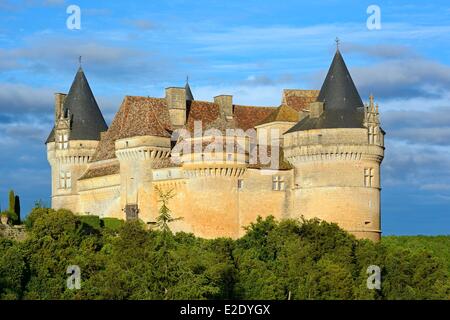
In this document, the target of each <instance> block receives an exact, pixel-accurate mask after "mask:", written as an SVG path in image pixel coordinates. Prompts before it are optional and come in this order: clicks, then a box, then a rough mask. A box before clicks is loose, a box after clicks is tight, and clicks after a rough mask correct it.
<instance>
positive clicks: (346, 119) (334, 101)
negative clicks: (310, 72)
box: [287, 49, 364, 133]
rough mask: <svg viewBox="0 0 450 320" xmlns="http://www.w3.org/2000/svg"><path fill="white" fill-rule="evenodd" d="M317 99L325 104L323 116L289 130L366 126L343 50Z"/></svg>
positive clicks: (303, 121) (302, 122)
mask: <svg viewBox="0 0 450 320" xmlns="http://www.w3.org/2000/svg"><path fill="white" fill-rule="evenodd" d="M317 101H318V102H323V103H324V112H323V113H322V115H321V116H320V117H318V118H310V117H309V116H308V117H306V118H305V119H303V120H301V121H300V122H299V123H297V124H296V125H295V126H294V127H292V128H291V129H290V130H289V131H288V132H294V131H300V130H310V129H322V128H361V127H362V126H363V116H364V108H363V107H364V104H363V102H362V100H361V97H360V96H359V93H358V90H356V87H355V84H354V83H353V80H352V77H351V76H350V72H349V71H348V69H347V66H346V65H345V62H344V58H343V57H342V55H341V53H340V51H339V49H338V50H336V54H335V55H334V58H333V62H332V63H331V66H330V69H329V70H328V73H327V76H326V78H325V81H324V82H323V85H322V88H321V89H320V93H319V96H318V97H317ZM288 132H287V133H288Z"/></svg>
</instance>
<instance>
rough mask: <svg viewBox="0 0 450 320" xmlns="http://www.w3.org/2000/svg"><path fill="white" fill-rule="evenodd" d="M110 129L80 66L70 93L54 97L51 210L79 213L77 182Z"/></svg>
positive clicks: (49, 149)
mask: <svg viewBox="0 0 450 320" xmlns="http://www.w3.org/2000/svg"><path fill="white" fill-rule="evenodd" d="M107 129H108V126H107V125H106V122H105V120H104V118H103V115H102V113H101V111H100V109H99V107H98V105H97V102H96V101H95V98H94V95H93V93H92V91H91V88H90V86H89V83H88V81H87V79H86V76H85V75H84V72H83V69H82V68H81V67H80V68H79V69H78V72H77V74H76V76H75V79H74V81H73V83H72V86H71V87H70V90H69V93H68V94H67V95H66V94H63V93H56V94H55V125H54V127H53V129H52V131H51V133H50V135H49V137H48V138H47V141H46V145H47V159H48V161H49V163H50V166H51V172H52V208H55V209H59V208H65V209H69V210H72V211H73V212H78V211H79V210H80V208H81V207H80V203H79V198H78V187H77V181H78V178H80V177H81V176H82V175H83V173H84V172H85V171H86V169H87V166H88V162H89V161H90V159H91V157H92V156H93V154H94V152H95V150H96V148H97V144H98V142H99V140H100V133H101V132H104V131H106V130H107Z"/></svg>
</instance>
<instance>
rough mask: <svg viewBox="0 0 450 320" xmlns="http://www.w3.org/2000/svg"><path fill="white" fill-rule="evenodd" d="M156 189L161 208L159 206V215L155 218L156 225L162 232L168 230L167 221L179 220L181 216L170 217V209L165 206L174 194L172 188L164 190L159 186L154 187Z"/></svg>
mask: <svg viewBox="0 0 450 320" xmlns="http://www.w3.org/2000/svg"><path fill="white" fill-rule="evenodd" d="M156 191H157V192H158V196H159V200H158V202H161V208H159V216H158V218H156V225H157V226H158V227H159V228H160V229H161V230H162V231H163V232H164V233H166V232H170V228H169V223H171V222H173V221H176V220H180V219H183V218H181V217H180V218H172V215H171V211H170V209H169V207H168V206H167V205H168V203H169V200H170V199H172V198H173V197H174V196H175V195H174V194H173V189H171V190H169V191H167V192H164V191H162V190H161V189H160V188H159V187H156Z"/></svg>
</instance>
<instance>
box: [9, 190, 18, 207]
mask: <svg viewBox="0 0 450 320" xmlns="http://www.w3.org/2000/svg"><path fill="white" fill-rule="evenodd" d="M15 201H16V196H15V195H14V191H13V190H9V207H8V210H9V211H11V212H15V211H14V208H15V205H14V203H15Z"/></svg>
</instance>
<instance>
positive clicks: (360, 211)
mask: <svg viewBox="0 0 450 320" xmlns="http://www.w3.org/2000/svg"><path fill="white" fill-rule="evenodd" d="M384 134H385V133H384V131H383V130H382V129H381V127H380V120H379V113H378V105H375V104H374V100H373V96H370V99H369V103H368V104H363V102H362V100H361V98H360V95H359V93H358V92H357V90H356V87H355V85H354V83H353V80H352V78H351V76H350V74H349V71H348V69H347V67H346V65H345V62H344V60H343V57H342V55H341V53H340V51H339V49H337V50H336V53H335V56H334V58H333V61H332V63H331V66H330V68H329V71H328V74H327V76H326V78H325V81H324V83H323V85H322V88H321V90H320V91H318V90H284V91H283V95H282V101H281V104H280V106H278V107H256V106H243V105H236V104H234V103H233V97H232V96H230V95H219V96H216V97H214V101H213V102H209V101H197V100H195V99H194V96H193V94H192V91H191V89H190V87H189V83H187V82H186V85H185V87H170V88H166V89H165V97H164V98H151V97H141V96H126V97H125V98H124V100H123V102H122V104H121V106H120V109H119V111H118V112H117V114H116V115H115V118H114V120H113V121H112V123H111V126H110V127H109V128H108V126H107V124H106V122H105V120H104V118H103V116H102V113H101V111H100V109H99V107H98V105H97V102H96V100H95V98H94V95H93V93H92V91H91V89H90V87H89V84H88V81H87V79H86V77H85V74H84V72H83V70H82V68H81V67H80V68H79V70H78V72H77V74H76V76H75V79H74V81H73V83H72V86H71V88H70V90H69V93H68V94H63V93H56V94H55V125H54V127H53V129H52V131H51V133H50V135H49V137H48V139H47V141H46V145H47V155H48V161H49V163H50V166H51V179H52V207H53V208H67V209H70V210H72V211H74V212H78V213H80V214H95V215H99V216H100V217H115V218H120V219H127V220H130V219H137V218H139V219H141V220H143V221H144V222H146V223H149V224H154V223H155V221H156V217H157V216H158V214H159V207H160V203H159V192H166V191H169V190H172V192H173V195H174V197H173V198H172V199H171V200H170V203H169V207H170V209H171V211H172V215H173V217H182V219H180V220H177V221H175V222H173V224H171V228H172V229H173V231H186V232H193V233H194V234H195V235H197V236H200V237H205V238H214V237H221V236H226V237H232V238H237V237H240V236H241V235H243V233H244V232H245V230H244V229H243V227H244V226H247V225H249V224H250V223H251V222H253V221H255V220H256V218H257V217H258V216H262V217H265V216H268V215H273V216H275V217H276V218H278V219H284V218H300V217H301V216H303V217H305V218H314V217H317V218H319V219H323V220H325V221H330V222H335V223H337V224H338V225H339V226H341V227H342V228H343V229H345V230H347V231H349V232H351V233H352V234H354V235H355V236H356V237H357V238H368V239H371V240H374V241H377V240H379V239H380V236H381V225H380V191H381V186H380V164H381V161H382V160H383V156H384Z"/></svg>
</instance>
